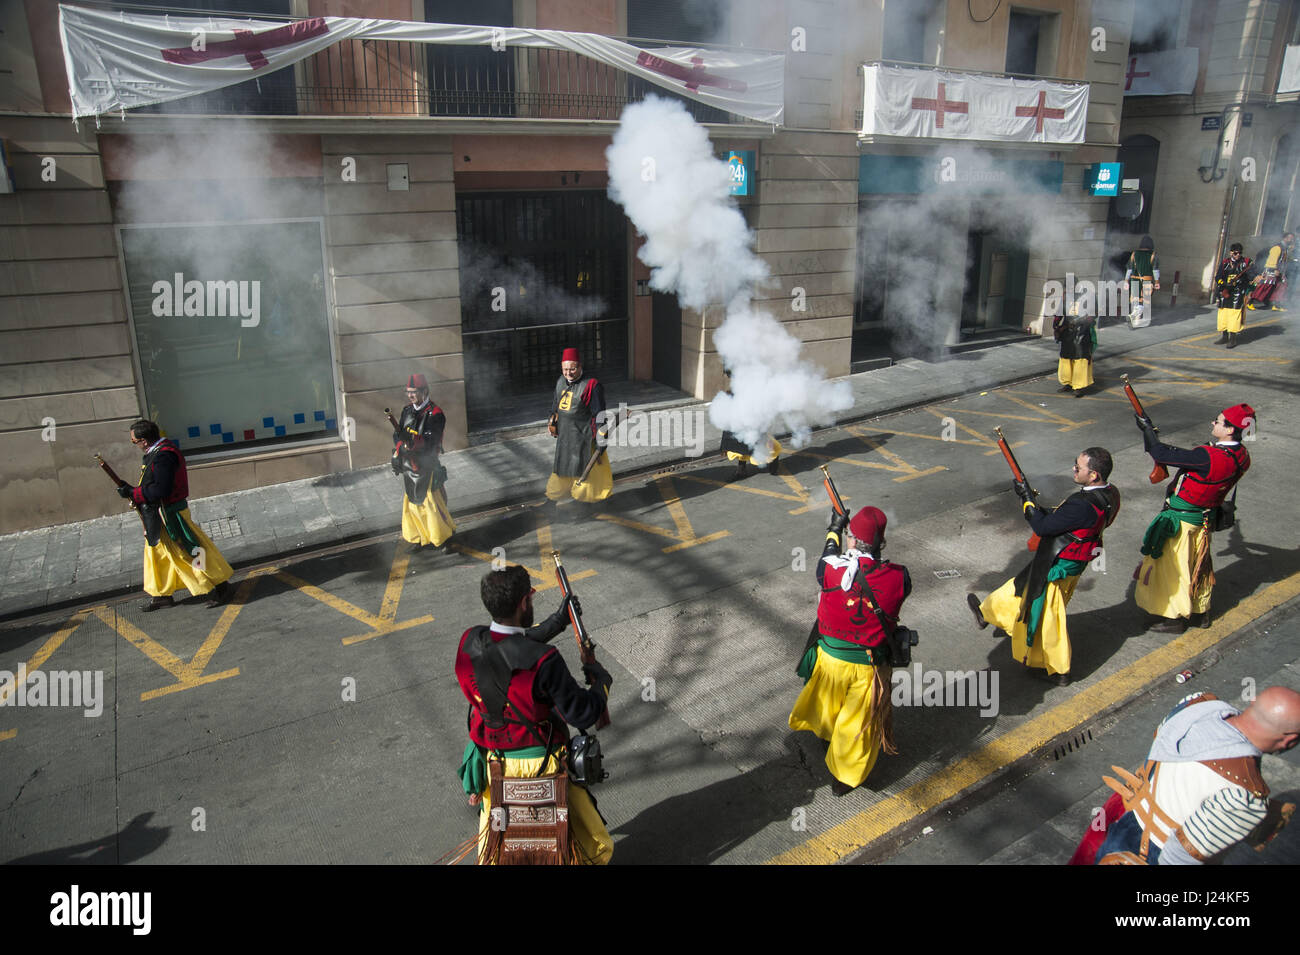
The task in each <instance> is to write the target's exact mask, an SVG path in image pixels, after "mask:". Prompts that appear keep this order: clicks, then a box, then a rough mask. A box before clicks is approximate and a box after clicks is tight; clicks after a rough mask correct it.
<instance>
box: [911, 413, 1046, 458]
mask: <svg viewBox="0 0 1300 955" xmlns="http://www.w3.org/2000/svg"><path fill="white" fill-rule="evenodd" d="M920 410H922V411H928V412H929V413H930V414H932V415H934V416H935V417H936V418H938V419H939V420H940V423H942V422H943V421H951V422H952V423H953V424H954V425H956V426H957V427H958V428H961V429H962V430H963V431H965V432H966V433H967V434H969V435H971V438H945V437H944V436H943V435H942V434H938V435H933V434H921V433H920V432H919V431H895V430H893V429H891V430H890V434H900V435H903V436H904V437H907V438H924V439H925V440H926V441H942V442H943V443H944V444H966V445H970V446H972V447H976V448H989V446H990V445H992V447H991V448H989V450H987V451H985V452H984V456H985V457H988V456H989V455H992V454H1000V453H1001V452H1000V451H999V449H998V446H997V442H996V441H990V440H989V439H988V438H986V437H985V436H984V432H982V431H976V430H975V429H974V428H972V427H971V426H970V425H967V424H963V423H962V422H960V421H958V420H957V418H956V417H954V416H953V415H952V414H951V413H945V412H942V411H935V410H934V409H933V408H922V409H920ZM1025 443H1026V442H1024V441H1017V442H1016V443H1015V444H1012V445H1011V448H1012V450H1014V449H1016V448H1018V447H1020V446H1021V445H1023V444H1025Z"/></svg>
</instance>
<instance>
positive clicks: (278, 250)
mask: <svg viewBox="0 0 1300 955" xmlns="http://www.w3.org/2000/svg"><path fill="white" fill-rule="evenodd" d="M120 232H121V244H122V255H123V259H124V264H125V269H126V277H127V292H128V300H129V302H130V307H131V317H132V323H133V326H134V331H135V344H136V349H137V353H138V355H139V359H140V377H141V384H142V387H143V389H144V407H145V409H146V411H145V416H146V417H149V418H153V419H154V420H155V421H157V422H158V424H159V426H160V427H162V428H163V430H164V432H165V433H166V434H167V435H168V436H169V437H172V438H175V439H177V440H178V441H179V442H180V445H181V447H182V448H183V449H184V451H185V452H186V453H187V454H192V453H194V452H195V451H218V450H222V449H231V448H241V449H243V448H249V447H254V446H265V445H268V444H277V443H285V442H287V441H291V440H293V439H298V440H302V439H305V438H325V437H332V436H334V435H336V434H337V433H338V430H339V429H338V420H337V417H338V416H337V411H336V395H337V394H338V386H337V382H336V381H335V377H334V362H333V360H332V356H331V349H330V343H331V340H332V337H331V334H330V327H329V320H328V311H327V304H326V297H325V283H324V278H325V267H324V253H323V239H322V234H321V223H320V220H319V219H308V220H291V221H280V222H258V223H250V222H230V223H213V224H209V225H180V226H170V225H168V226H164V225H131V226H121V227H120Z"/></svg>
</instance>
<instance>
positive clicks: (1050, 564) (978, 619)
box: [966, 428, 1120, 686]
mask: <svg viewBox="0 0 1300 955" xmlns="http://www.w3.org/2000/svg"><path fill="white" fill-rule="evenodd" d="M997 434H998V444H999V447H1000V448H1001V449H1002V453H1003V455H1004V456H1006V458H1007V461H1008V463H1009V464H1010V465H1011V468H1012V473H1013V475H1014V476H1015V480H1014V481H1013V483H1012V487H1013V488H1014V490H1015V492H1016V496H1017V497H1019V498H1020V502H1021V509H1022V510H1023V511H1024V515H1025V520H1027V521H1028V522H1029V526H1030V527H1031V528H1032V529H1033V531H1034V534H1035V535H1036V536H1037V537H1038V538H1039V540H1038V541H1037V545H1036V549H1035V550H1034V556H1033V557H1032V558H1031V559H1030V561H1029V563H1028V564H1027V565H1026V567H1025V569H1024V570H1022V571H1021V572H1020V573H1019V574H1017V575H1016V576H1015V577H1013V578H1011V579H1010V580H1008V581H1007V582H1006V583H1005V584H1003V585H1002V586H1001V587H999V588H998V589H997V590H995V591H993V593H991V594H989V596H988V597H987V598H986V599H985V600H984V601H983V602H981V601H980V599H979V597H977V596H976V595H975V594H967V595H966V602H967V604H968V605H969V606H970V609H971V612H972V613H973V614H974V616H975V625H976V626H977V627H979V628H980V629H981V630H983V629H985V628H986V627H987V626H988V625H989V624H990V623H991V624H993V625H994V626H996V627H997V628H998V629H999V630H1002V631H1004V632H1006V633H1008V634H1010V635H1011V655H1012V656H1013V657H1015V658H1016V659H1017V660H1019V661H1020V662H1021V663H1023V664H1025V666H1028V667H1035V668H1041V669H1042V670H1043V673H1044V675H1045V676H1046V677H1047V679H1049V680H1050V681H1051V682H1053V683H1056V684H1057V685H1058V686H1065V685H1067V684H1068V683H1069V682H1070V636H1069V633H1068V631H1067V630H1066V626H1065V608H1066V605H1067V604H1068V603H1069V602H1070V598H1071V597H1072V596H1073V595H1074V588H1075V587H1076V586H1077V585H1078V583H1079V575H1080V574H1081V573H1083V570H1084V568H1085V567H1087V566H1088V562H1089V561H1091V560H1092V559H1093V558H1095V557H1096V556H1097V554H1099V553H1100V552H1101V546H1102V541H1101V538H1102V532H1103V531H1105V529H1106V528H1107V527H1108V526H1109V525H1110V523H1111V521H1113V520H1114V519H1115V515H1116V514H1117V513H1119V503H1120V502H1119V491H1118V490H1117V489H1116V488H1114V487H1113V486H1112V485H1110V484H1108V483H1107V479H1108V478H1109V477H1110V469H1111V458H1110V452H1108V451H1107V450H1106V449H1105V448H1085V449H1084V450H1083V451H1082V452H1080V454H1079V456H1078V457H1077V458H1076V459H1075V462H1074V469H1073V471H1072V473H1073V475H1074V483H1075V484H1076V485H1077V486H1078V488H1079V489H1078V490H1076V491H1075V492H1074V493H1073V494H1071V495H1070V496H1069V497H1067V498H1066V499H1065V500H1064V501H1063V502H1062V503H1061V505H1060V506H1059V507H1057V508H1056V509H1055V510H1053V509H1050V508H1046V507H1043V506H1041V505H1040V504H1038V503H1037V501H1036V498H1037V496H1038V492H1037V491H1035V490H1034V489H1033V488H1031V487H1030V486H1029V483H1028V481H1026V480H1025V476H1024V473H1023V472H1022V471H1021V470H1020V466H1019V465H1018V464H1016V463H1015V456H1014V455H1013V454H1012V453H1011V449H1010V447H1009V446H1008V445H1007V442H1006V438H1004V437H1003V436H1002V430H1001V429H1000V428H999V429H997ZM1031 549H1034V544H1033V542H1032V541H1031Z"/></svg>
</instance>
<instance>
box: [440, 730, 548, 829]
mask: <svg viewBox="0 0 1300 955" xmlns="http://www.w3.org/2000/svg"><path fill="white" fill-rule="evenodd" d="M499 752H500V754H501V755H502V756H503V757H505V758H506V759H541V758H542V757H543V756H545V755H546V747H545V746H525V747H523V748H522V749H505V750H500V751H499ZM487 753H488V751H487V750H485V749H484V748H483V747H482V746H480V745H479V744H478V743H475V742H474V741H473V740H470V741H469V742H468V743H466V744H465V754H464V755H463V756H462V757H461V761H460V769H458V770H457V771H456V774H457V775H458V776H460V788H461V789H463V790H465V795H467V796H473V795H475V794H476V793H481V792H483V790H485V789H487V785H488V766H487ZM480 811H481V810H480Z"/></svg>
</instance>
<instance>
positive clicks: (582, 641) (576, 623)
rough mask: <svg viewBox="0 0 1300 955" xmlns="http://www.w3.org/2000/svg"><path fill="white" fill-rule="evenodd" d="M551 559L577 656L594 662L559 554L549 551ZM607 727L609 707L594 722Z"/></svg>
mask: <svg viewBox="0 0 1300 955" xmlns="http://www.w3.org/2000/svg"><path fill="white" fill-rule="evenodd" d="M551 559H552V560H554V561H555V580H556V583H558V584H559V585H560V590H561V592H562V593H563V594H564V596H565V599H566V601H567V603H568V607H569V620H571V621H572V622H573V636H574V639H576V640H577V641H578V654H579V656H580V657H581V658H582V662H583V663H595V662H596V645H595V644H594V643H592V642H591V634H589V633H588V632H587V628H586V626H585V625H584V624H583V622H582V614H580V613H578V611H577V610H576V609H575V608H574V606H573V601H572V600H568V598H569V597H572V596H573V588H572V587H571V586H570V585H569V575H568V574H566V573H565V572H564V565H563V564H561V563H560V552H559V551H558V550H553V551H551ZM608 725H609V706H608V705H606V707H605V709H604V710H602V711H601V714H600V719H598V720H596V729H598V730H602V729H604V728H605V727H606V726H608Z"/></svg>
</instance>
